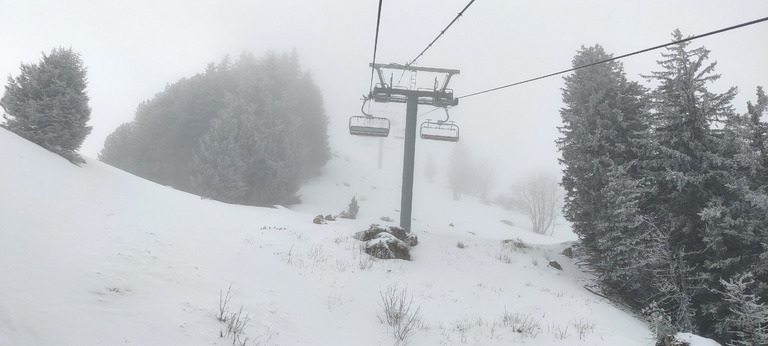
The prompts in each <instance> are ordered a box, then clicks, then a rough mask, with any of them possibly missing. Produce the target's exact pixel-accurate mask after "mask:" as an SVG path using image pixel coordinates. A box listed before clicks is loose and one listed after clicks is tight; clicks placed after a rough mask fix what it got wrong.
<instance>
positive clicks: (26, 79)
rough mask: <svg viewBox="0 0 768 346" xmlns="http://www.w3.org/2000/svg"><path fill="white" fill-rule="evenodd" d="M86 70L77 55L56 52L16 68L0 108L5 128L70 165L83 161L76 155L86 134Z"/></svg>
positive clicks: (66, 50) (89, 109) (57, 49)
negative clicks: (18, 69) (67, 161)
mask: <svg viewBox="0 0 768 346" xmlns="http://www.w3.org/2000/svg"><path fill="white" fill-rule="evenodd" d="M86 75H87V71H86V68H85V66H84V65H83V61H82V59H81V57H80V54H78V53H76V52H75V51H73V50H72V49H71V48H68V49H64V48H56V49H54V50H53V51H51V53H50V54H47V55H46V54H43V58H42V59H40V62H38V63H37V64H30V65H26V64H22V65H21V74H20V75H19V76H18V77H16V78H11V77H9V78H8V84H6V86H5V94H4V95H3V97H2V99H1V100H0V103H2V104H3V109H4V110H5V112H6V115H5V116H4V118H5V120H6V123H5V124H4V125H3V126H4V127H5V128H7V129H9V130H11V131H12V132H14V133H16V134H18V135H20V136H22V137H24V138H26V139H28V140H30V141H32V142H34V143H37V144H38V145H40V146H42V147H43V148H46V149H48V150H50V151H52V152H54V153H56V154H59V155H61V156H63V157H65V158H67V159H68V160H70V161H71V162H73V163H82V162H85V161H84V160H83V159H82V158H81V157H80V156H79V155H78V154H77V150H78V149H80V146H81V145H82V144H83V141H84V140H85V137H87V136H88V134H89V133H90V132H91V127H90V126H88V125H87V123H88V120H90V117H91V108H90V107H89V106H88V94H87V93H86V91H85V89H86V87H87V79H86Z"/></svg>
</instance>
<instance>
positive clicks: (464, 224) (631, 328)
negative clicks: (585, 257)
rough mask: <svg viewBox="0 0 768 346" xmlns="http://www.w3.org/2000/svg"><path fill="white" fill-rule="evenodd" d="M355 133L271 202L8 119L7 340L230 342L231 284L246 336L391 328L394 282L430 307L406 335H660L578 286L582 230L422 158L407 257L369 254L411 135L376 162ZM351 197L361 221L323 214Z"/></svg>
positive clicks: (1, 329) (568, 338)
mask: <svg viewBox="0 0 768 346" xmlns="http://www.w3.org/2000/svg"><path fill="white" fill-rule="evenodd" d="M344 141H346V142H347V143H346V145H343V146H338V148H335V149H334V157H333V158H332V160H331V161H330V162H329V163H328V164H327V166H326V167H325V168H324V169H323V172H322V175H321V176H320V177H319V178H316V179H313V180H312V181H310V182H309V183H308V184H307V185H305V186H304V187H303V188H302V189H301V190H300V192H299V194H300V196H301V199H302V203H301V204H297V205H293V206H287V207H279V206H277V207H274V208H260V207H248V206H240V205H230V204H225V203H220V202H216V201H212V200H204V199H201V198H200V197H198V196H194V195H191V194H187V193H183V192H179V191H176V190H174V189H172V188H169V187H165V186H161V185H158V184H155V183H152V182H150V181H147V180H144V179H141V178H138V177H136V176H133V175H131V174H128V173H125V172H123V171H121V170H118V169H116V168H113V167H111V166H109V165H106V164H104V163H101V162H99V161H97V160H94V159H90V158H89V159H87V164H84V165H82V166H81V167H77V166H75V165H72V164H70V163H69V162H67V161H66V160H64V159H62V158H60V157H59V156H56V155H54V154H52V153H49V152H48V151H46V150H44V149H42V148H40V147H38V146H36V145H34V144H31V143H29V142H28V141H26V140H24V139H22V138H21V137H18V136H16V135H15V134H12V133H10V132H8V131H6V130H4V129H0V162H2V170H0V345H125V344H129V345H231V344H232V340H231V339H228V338H222V337H220V335H221V333H225V332H226V325H225V324H223V323H221V322H219V321H218V320H217V319H216V317H215V316H216V314H217V312H218V310H219V297H220V293H221V292H222V291H224V292H226V290H227V288H228V287H229V286H230V285H231V288H232V293H233V297H232V299H231V301H230V306H229V311H230V312H237V311H238V310H239V309H240V308H242V311H243V314H248V315H249V316H250V318H251V320H250V323H249V324H248V326H247V328H246V329H245V330H244V335H243V336H244V337H247V338H249V339H248V343H247V344H248V345H259V344H261V345H393V344H397V343H398V341H397V340H396V339H395V337H394V336H393V334H392V327H390V326H388V325H387V324H385V323H382V322H381V319H380V318H382V319H383V309H382V307H381V293H382V292H385V291H386V290H387V289H388V288H389V287H396V289H397V290H398V291H399V290H407V295H408V297H412V304H413V306H414V307H416V306H418V307H419V312H420V315H421V318H422V323H420V324H419V326H418V327H417V328H415V330H414V333H413V335H412V336H411V337H409V338H408V339H406V340H405V341H406V342H405V343H407V344H409V345H465V344H466V345H510V344H525V345H625V346H632V345H653V343H654V340H653V337H652V333H651V332H650V330H649V329H648V327H647V326H646V325H645V324H644V323H643V322H641V321H640V320H638V319H637V318H636V317H635V316H633V315H631V314H628V313H627V312H625V311H623V310H621V309H619V308H617V307H615V306H614V305H612V304H611V303H610V302H608V301H607V300H606V299H604V298H601V297H600V296H597V295H595V294H593V293H591V292H589V291H587V290H586V289H585V288H584V285H586V284H591V283H593V279H592V278H591V277H590V275H588V274H586V273H584V272H582V271H580V267H579V266H578V265H577V264H576V259H570V258H567V257H565V256H564V255H562V254H561V252H562V250H563V249H564V248H566V247H568V246H569V244H570V242H571V241H573V240H574V239H575V236H574V235H573V234H572V233H571V232H570V231H569V229H568V228H567V226H565V224H564V223H562V224H561V225H560V226H559V227H558V228H557V229H556V231H555V233H554V235H553V236H542V235H538V234H535V233H533V232H531V231H530V230H529V228H530V225H529V224H528V223H527V221H526V220H525V218H523V217H521V216H519V215H514V214H512V213H511V212H510V211H507V210H503V209H501V208H499V207H497V206H493V205H485V204H482V203H480V202H478V201H477V200H476V199H474V198H471V197H469V196H463V197H462V198H461V199H460V200H458V201H455V200H453V198H452V194H451V191H450V189H448V188H446V187H445V186H442V185H441V183H440V182H439V181H436V182H434V183H428V182H426V181H425V180H424V179H422V178H421V177H420V176H421V174H419V173H418V172H417V174H416V175H417V179H416V189H415V190H416V191H415V196H414V207H413V218H414V221H413V225H412V229H413V232H414V234H416V235H418V237H419V244H418V246H415V247H413V248H412V251H411V257H412V261H402V260H375V261H372V263H370V260H369V259H368V257H367V255H365V254H361V253H360V251H359V244H360V242H359V241H357V240H355V239H354V238H352V235H353V234H354V233H355V232H357V231H361V230H364V229H367V228H368V227H369V225H371V224H373V223H378V224H382V225H395V224H396V223H397V220H399V213H398V209H399V207H400V178H401V172H400V170H401V166H400V165H402V163H401V160H402V156H401V155H402V141H400V140H397V139H393V138H387V139H384V140H383V141H384V142H382V143H384V149H385V150H384V153H385V159H384V160H383V168H382V169H379V168H377V157H376V155H377V152H378V145H379V141H378V139H369V138H352V139H345V140H344ZM423 142H424V141H419V143H418V145H419V146H420V149H419V150H429V149H430V148H433V147H430V145H432V144H424V145H422V143H423ZM441 145H450V144H442V143H441ZM446 152H447V151H446ZM422 157H423V156H422ZM352 196H356V197H357V199H358V202H359V205H360V213H359V215H358V218H357V219H356V220H348V219H338V220H336V221H329V222H328V223H327V224H323V225H317V224H314V223H313V222H312V220H313V217H314V216H315V215H318V214H338V213H339V212H340V211H342V210H344V209H346V207H347V204H348V203H349V201H350V200H351V198H352ZM382 217H389V218H392V219H393V220H395V222H394V223H391V222H384V221H381V220H380V218H382ZM501 220H509V221H511V222H512V223H513V224H514V226H510V225H508V224H506V223H502V222H501ZM505 239H519V240H521V241H522V242H524V243H525V244H527V248H523V249H519V248H516V247H514V246H510V243H508V244H504V243H503V242H502V241H503V240H505ZM459 242H461V243H463V245H464V246H463V248H460V247H459V246H457V245H458V244H459ZM550 260H555V261H557V262H559V264H560V265H561V266H562V268H563V270H562V271H560V270H557V269H554V268H552V267H550V266H548V263H549V261H550ZM505 315H506V317H507V322H509V320H510V318H511V317H514V316H517V318H519V319H525V320H527V321H529V322H531V323H530V324H531V325H532V326H533V327H532V328H531V329H530V331H531V332H530V333H522V332H520V331H519V330H515V329H514V328H512V327H509V324H508V323H507V324H505V323H504V316H505ZM401 344H402V343H401Z"/></svg>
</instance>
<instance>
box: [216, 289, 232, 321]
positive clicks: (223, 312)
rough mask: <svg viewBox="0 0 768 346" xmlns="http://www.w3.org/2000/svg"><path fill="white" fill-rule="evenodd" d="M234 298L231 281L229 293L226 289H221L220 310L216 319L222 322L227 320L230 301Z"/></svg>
mask: <svg viewBox="0 0 768 346" xmlns="http://www.w3.org/2000/svg"><path fill="white" fill-rule="evenodd" d="M230 300H232V283H231V282H230V283H229V287H228V288H227V293H224V290H223V289H222V290H219V312H218V313H216V319H218V320H219V321H220V322H227V318H229V301H230Z"/></svg>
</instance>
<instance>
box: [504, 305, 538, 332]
mask: <svg viewBox="0 0 768 346" xmlns="http://www.w3.org/2000/svg"><path fill="white" fill-rule="evenodd" d="M497 325H499V326H502V327H506V328H511V329H512V330H514V331H515V332H517V333H520V334H521V335H522V336H523V337H530V338H535V337H536V336H537V335H539V333H541V324H540V323H539V320H537V319H535V318H533V317H532V316H531V315H529V314H522V313H519V312H515V313H509V312H508V311H507V308H504V313H503V314H502V315H501V317H500V318H499V320H498V321H497Z"/></svg>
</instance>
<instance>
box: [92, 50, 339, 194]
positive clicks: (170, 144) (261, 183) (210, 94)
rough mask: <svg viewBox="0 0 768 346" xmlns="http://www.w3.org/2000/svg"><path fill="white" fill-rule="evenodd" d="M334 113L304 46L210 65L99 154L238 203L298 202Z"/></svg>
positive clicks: (152, 105)
mask: <svg viewBox="0 0 768 346" xmlns="http://www.w3.org/2000/svg"><path fill="white" fill-rule="evenodd" d="M327 124H328V120H327V117H326V116H325V111H324V109H323V103H322V96H321V94H320V91H319V90H318V88H317V87H316V86H315V84H314V82H313V80H312V77H311V75H310V74H309V73H307V72H302V71H301V69H300V66H299V61H298V57H297V56H296V55H295V54H292V55H288V54H283V55H277V54H273V53H268V54H266V55H265V56H263V57H262V58H260V59H256V58H254V57H253V56H252V55H250V54H243V55H241V56H240V57H239V59H237V61H231V60H230V59H229V58H228V57H225V58H224V59H222V61H221V62H219V63H218V64H214V63H211V64H209V65H208V67H207V68H206V70H205V72H204V73H200V74H197V75H195V76H193V77H190V78H183V79H181V80H179V81H177V82H176V83H173V84H171V85H169V86H167V87H166V89H165V90H164V91H162V92H160V93H158V94H157V95H155V97H154V98H153V99H151V100H148V101H145V102H143V103H142V104H140V105H139V107H138V109H137V111H136V118H135V119H134V121H132V122H130V123H126V124H123V125H122V126H120V127H118V128H117V129H116V130H115V132H113V133H112V134H111V135H109V136H108V137H107V139H106V141H105V143H104V149H102V151H101V152H100V153H99V159H100V160H102V161H104V162H106V163H109V164H111V165H113V166H115V167H118V168H121V169H123V170H126V171H128V172H131V173H133V174H136V175H138V176H141V177H144V178H147V179H149V180H152V181H155V182H157V183H160V184H164V185H169V186H172V187H174V188H177V189H179V190H183V191H188V192H191V193H195V194H199V195H201V196H203V197H207V198H212V199H216V200H220V201H224V202H229V203H238V204H247V205H269V204H283V203H292V202H295V201H296V197H295V193H296V191H297V190H298V188H299V187H300V185H301V183H303V182H304V181H305V180H306V179H308V178H309V177H311V176H313V175H315V174H317V173H318V172H319V169H320V168H321V167H322V166H323V165H324V164H325V163H326V162H327V161H328V159H329V158H330V148H329V144H328V135H327Z"/></svg>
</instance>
